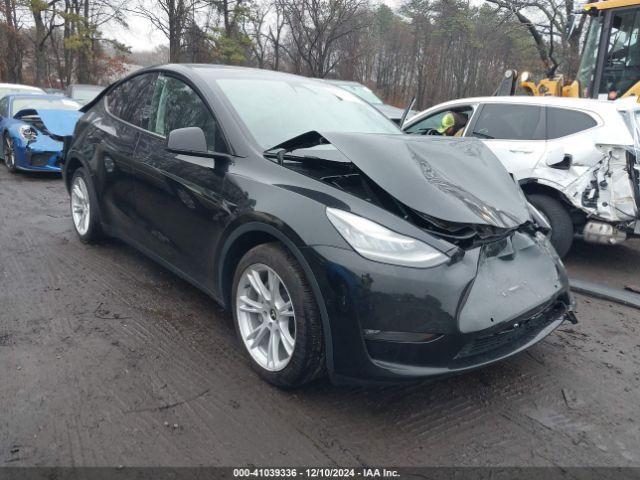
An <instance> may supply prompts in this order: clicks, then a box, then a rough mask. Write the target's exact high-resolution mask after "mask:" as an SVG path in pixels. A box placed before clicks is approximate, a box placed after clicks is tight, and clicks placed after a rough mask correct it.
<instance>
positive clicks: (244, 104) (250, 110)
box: [216, 78, 402, 149]
mask: <svg viewBox="0 0 640 480" xmlns="http://www.w3.org/2000/svg"><path fill="white" fill-rule="evenodd" d="M216 83H217V84H218V86H219V87H220V88H221V89H222V91H223V93H224V95H225V96H226V97H227V98H228V99H229V101H230V102H231V104H232V106H233V108H234V109H235V110H236V112H237V113H238V115H239V116H240V118H241V119H242V121H243V122H244V124H245V125H246V127H247V128H248V129H249V131H250V132H251V134H252V135H253V137H254V138H255V140H256V142H258V144H259V145H260V146H262V147H263V148H265V149H267V148H272V147H274V146H276V145H278V144H280V143H282V142H284V141H285V140H289V139H291V138H294V137H296V136H298V135H300V134H302V133H306V132H309V131H313V130H315V131H318V132H322V131H325V132H348V133H390V134H398V135H401V134H402V132H401V131H400V129H399V128H398V127H397V126H396V125H394V124H393V123H392V122H391V121H389V120H388V119H386V118H385V117H384V116H383V115H381V114H380V113H379V112H378V111H377V110H376V109H375V108H373V107H371V106H370V105H368V104H367V103H365V102H363V101H362V100H361V99H360V98H358V97H357V96H355V95H353V94H351V93H349V92H347V91H345V90H343V89H341V88H339V87H335V86H333V85H329V84H324V83H320V82H314V81H308V82H305V81H300V80H293V81H287V80H265V79H236V78H234V79H217V80H216Z"/></svg>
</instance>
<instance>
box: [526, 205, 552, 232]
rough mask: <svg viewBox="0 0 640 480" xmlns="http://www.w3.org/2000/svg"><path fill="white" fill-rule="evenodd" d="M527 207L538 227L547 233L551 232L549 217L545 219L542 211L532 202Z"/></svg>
mask: <svg viewBox="0 0 640 480" xmlns="http://www.w3.org/2000/svg"><path fill="white" fill-rule="evenodd" d="M527 207H529V213H530V214H531V218H532V219H533V221H534V223H535V224H536V225H538V226H539V227H540V228H541V229H542V230H544V231H545V232H546V233H548V232H550V231H551V224H550V223H549V221H548V220H547V217H545V216H544V215H543V214H542V213H541V212H540V210H538V209H537V208H536V207H534V206H533V205H532V204H531V203H530V202H527Z"/></svg>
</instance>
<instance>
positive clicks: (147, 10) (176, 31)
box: [133, 0, 203, 62]
mask: <svg viewBox="0 0 640 480" xmlns="http://www.w3.org/2000/svg"><path fill="white" fill-rule="evenodd" d="M138 2H139V3H138V5H137V7H136V8H135V9H134V10H133V12H134V13H135V14H136V15H139V16H141V17H143V18H146V19H147V20H149V21H150V22H151V24H152V25H153V26H154V27H156V28H157V29H158V30H160V31H161V32H162V33H163V34H164V35H165V36H166V37H167V39H168V40H169V61H170V62H179V61H180V52H181V47H182V42H183V39H184V34H185V31H186V29H187V27H188V25H189V23H190V20H191V19H192V18H193V11H194V10H196V9H198V8H200V7H201V6H202V3H203V2H202V1H201V0H154V1H152V2H151V3H149V2H148V1H146V0H138Z"/></svg>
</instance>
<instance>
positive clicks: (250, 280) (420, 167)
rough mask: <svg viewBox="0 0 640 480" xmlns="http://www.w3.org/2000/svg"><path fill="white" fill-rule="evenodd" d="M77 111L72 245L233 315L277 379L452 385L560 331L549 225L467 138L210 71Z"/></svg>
mask: <svg viewBox="0 0 640 480" xmlns="http://www.w3.org/2000/svg"><path fill="white" fill-rule="evenodd" d="M83 111H84V112H85V114H84V116H83V117H82V119H81V120H80V121H79V123H78V125H77V127H76V131H75V134H74V136H73V138H72V139H71V140H70V141H69V142H67V149H66V162H65V165H64V177H65V181H66V185H67V188H68V190H69V192H70V200H71V201H70V203H71V213H72V218H73V223H74V225H75V228H76V230H77V233H78V235H79V236H80V239H81V240H82V241H84V242H93V241H95V240H98V239H99V238H100V237H101V236H103V235H108V236H113V237H118V238H120V239H122V240H124V241H125V242H127V243H129V244H131V245H133V246H134V247H136V248H138V249H139V250H141V251H142V252H144V253H145V254H147V255H148V256H149V257H151V258H153V259H154V260H156V261H158V262H160V263H161V264H162V265H164V266H165V267H166V268H168V269H170V270H172V271H173V272H175V273H176V274H177V275H179V276H181V277H183V278H184V279H186V280H188V281H189V282H191V283H192V284H193V285H195V286H197V287H199V288H200V289H202V290H204V291H205V292H207V293H208V294H210V295H211V296H212V297H214V298H215V299H216V300H217V301H219V302H220V303H221V304H223V305H224V306H225V307H227V308H228V309H230V310H231V311H232V312H233V317H234V320H235V326H236V329H237V333H238V338H239V345H240V348H242V349H243V350H244V351H245V352H246V354H247V357H248V358H249V360H250V362H251V364H252V365H253V367H254V368H255V369H256V370H257V372H258V373H259V374H260V375H261V376H262V377H263V378H264V379H266V380H267V381H269V382H272V383H273V384H276V385H278V386H281V387H295V386H298V385H302V384H304V383H306V382H309V381H310V380H312V379H314V378H317V377H319V376H321V375H324V374H329V375H330V376H331V378H332V379H333V380H334V381H350V382H354V381H363V380H366V381H380V382H385V381H397V380H402V379H419V378H424V377H437V376H442V375H448V374H453V373H458V372H463V371H466V370H469V369H472V368H476V367H479V366H483V365H486V364H489V363H491V362H495V361H497V360H500V359H503V358H505V357H508V356H510V355H513V354H515V353H517V352H520V351H522V350H524V349H526V348H528V347H530V346H531V345H533V344H534V343H536V342H538V341H539V340H541V339H542V338H544V337H545V336H546V335H548V334H549V333H550V332H551V331H553V330H554V329H555V328H556V327H558V325H560V324H561V323H562V322H563V321H565V320H571V321H573V320H574V316H573V313H572V310H573V302H572V299H571V296H570V293H569V288H568V282H567V276H566V273H565V270H564V267H563V265H562V263H561V262H560V260H559V259H558V257H557V255H556V254H555V252H554V251H553V249H552V247H551V246H550V244H549V241H548V238H547V233H548V230H546V228H547V227H546V225H545V222H544V220H543V219H542V218H540V215H539V214H538V213H537V212H536V211H535V209H533V208H531V207H530V206H529V205H528V204H527V203H526V200H525V199H524V197H523V195H522V193H521V191H520V188H519V187H518V186H517V185H516V184H515V183H514V181H513V180H512V178H511V177H510V176H509V175H508V174H507V172H506V171H505V170H504V169H503V167H502V166H501V165H500V163H499V161H498V160H497V159H496V158H495V157H494V156H493V155H492V154H491V153H490V152H489V151H488V150H487V149H486V148H485V147H484V146H483V145H482V144H481V143H479V142H477V141H474V140H473V139H457V138H456V139H446V138H433V137H431V138H426V137H416V136H409V135H404V134H402V132H401V131H400V130H399V129H398V127H397V126H396V125H394V124H393V123H392V122H391V121H389V120H388V119H386V118H385V117H384V116H383V115H382V114H381V113H379V112H378V111H377V110H376V109H375V108H373V107H371V106H370V105H368V104H367V103H365V102H364V101H362V100H360V99H359V98H358V97H356V96H355V95H353V94H351V93H349V92H348V91H345V90H342V89H341V88H339V87H337V86H334V85H331V84H328V83H324V82H319V81H314V80H312V79H308V78H303V77H298V76H294V75H288V74H283V73H277V72H268V71H264V70H254V69H245V68H234V67H224V66H212V65H167V66H162V67H154V68H149V69H146V70H141V71H138V72H136V73H135V74H133V75H130V76H129V77H127V78H125V79H123V80H121V81H119V82H117V83H115V84H114V85H112V86H110V87H108V88H107V89H105V91H104V92H102V94H100V95H99V96H98V97H97V98H96V99H95V100H93V101H92V102H91V103H90V104H88V105H86V106H85V107H84V109H83Z"/></svg>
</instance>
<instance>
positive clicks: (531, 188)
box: [519, 178, 573, 209]
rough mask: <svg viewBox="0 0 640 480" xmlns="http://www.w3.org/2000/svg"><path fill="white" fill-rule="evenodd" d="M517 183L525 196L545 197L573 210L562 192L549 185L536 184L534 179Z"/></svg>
mask: <svg viewBox="0 0 640 480" xmlns="http://www.w3.org/2000/svg"><path fill="white" fill-rule="evenodd" d="M519 183H520V187H521V188H522V191H523V192H524V193H525V195H546V196H548V197H551V198H554V199H556V200H558V201H560V202H562V204H564V205H566V206H567V207H568V208H569V209H572V208H573V206H572V205H571V202H570V201H569V199H568V198H567V197H566V196H565V195H564V194H563V193H562V192H560V191H559V190H558V189H556V188H553V187H551V186H549V185H545V184H544V183H540V182H538V181H537V179H535V178H527V179H523V180H520V181H519Z"/></svg>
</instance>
